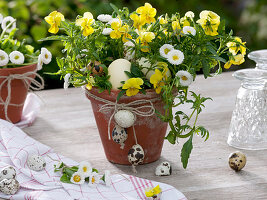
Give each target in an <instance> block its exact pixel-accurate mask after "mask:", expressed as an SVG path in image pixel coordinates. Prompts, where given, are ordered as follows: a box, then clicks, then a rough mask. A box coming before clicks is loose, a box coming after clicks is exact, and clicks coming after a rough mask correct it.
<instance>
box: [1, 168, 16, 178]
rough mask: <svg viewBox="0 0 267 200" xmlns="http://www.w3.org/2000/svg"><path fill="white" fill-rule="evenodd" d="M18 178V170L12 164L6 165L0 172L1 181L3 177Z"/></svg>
mask: <svg viewBox="0 0 267 200" xmlns="http://www.w3.org/2000/svg"><path fill="white" fill-rule="evenodd" d="M14 178H16V170H15V169H14V167H12V166H8V167H5V168H4V169H2V171H1V173H0V181H2V180H3V179H14Z"/></svg>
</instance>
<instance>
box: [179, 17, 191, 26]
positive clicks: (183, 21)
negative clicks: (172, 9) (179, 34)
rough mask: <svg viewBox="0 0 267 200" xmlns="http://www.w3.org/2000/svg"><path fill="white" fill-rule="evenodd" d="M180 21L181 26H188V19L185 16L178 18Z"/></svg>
mask: <svg viewBox="0 0 267 200" xmlns="http://www.w3.org/2000/svg"><path fill="white" fill-rule="evenodd" d="M180 23H181V24H182V25H183V27H184V26H190V22H189V20H188V19H187V17H182V18H181V19H180Z"/></svg>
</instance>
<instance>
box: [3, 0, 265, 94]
mask: <svg viewBox="0 0 267 200" xmlns="http://www.w3.org/2000/svg"><path fill="white" fill-rule="evenodd" d="M145 2H149V3H151V4H152V6H153V7H155V8H156V9H157V11H158V14H159V15H160V14H164V13H168V14H172V13H175V12H179V13H180V14H181V15H184V13H185V12H186V11H188V10H191V11H193V12H194V13H195V15H197V16H196V18H198V14H199V13H200V12H201V11H202V10H212V11H214V12H216V13H217V14H218V15H220V16H221V19H226V24H227V27H228V28H229V27H231V29H232V30H233V31H234V35H238V36H241V37H242V40H243V41H246V42H247V47H248V48H249V50H250V51H253V50H257V49H264V48H265V49H267V0H217V1H215V0H201V1H199V0H168V1H166V0H150V1H149V0H147V1H143V0H139V1H136V0H88V1H86V0H9V1H7V0H0V13H1V14H3V15H4V16H8V15H11V16H13V17H14V18H16V19H17V21H18V22H17V26H18V28H19V31H18V32H17V37H18V39H23V38H26V39H27V41H28V43H29V44H31V45H33V46H34V47H35V48H37V49H40V48H41V47H43V46H44V47H46V48H48V49H49V50H50V51H51V52H52V54H53V56H54V58H53V61H52V62H51V63H50V64H49V65H45V66H44V67H43V70H42V71H41V72H40V73H41V74H42V75H43V77H44V78H45V82H46V88H47V89H50V88H59V87H62V86H63V81H62V80H59V78H60V77H59V76H51V75H47V74H44V72H56V71H57V70H58V67H57V64H56V62H55V57H56V56H61V49H62V45H61V43H59V42H51V41H49V42H42V43H41V42H38V40H39V39H41V38H44V37H46V36H48V35H50V34H49V33H48V32H47V30H48V28H49V26H48V25H47V24H46V22H45V21H44V17H45V16H47V15H48V14H49V13H50V12H52V11H54V10H57V11H60V12H61V13H62V14H64V16H65V18H66V19H72V20H73V19H75V18H76V16H77V15H82V14H83V13H84V12H86V11H89V12H91V13H93V15H94V16H95V18H96V17H97V16H98V15H99V14H102V13H104V14H108V13H111V12H112V8H111V7H110V6H109V3H113V4H115V5H116V6H117V7H119V8H122V7H125V6H126V7H128V8H129V9H130V11H134V10H135V9H136V8H137V7H139V6H141V5H144V3H145ZM228 30H229V29H228ZM247 67H255V64H254V63H253V62H252V61H249V60H248V59H246V62H245V63H244V64H242V65H241V66H239V67H237V66H234V67H232V69H231V70H236V69H240V68H247Z"/></svg>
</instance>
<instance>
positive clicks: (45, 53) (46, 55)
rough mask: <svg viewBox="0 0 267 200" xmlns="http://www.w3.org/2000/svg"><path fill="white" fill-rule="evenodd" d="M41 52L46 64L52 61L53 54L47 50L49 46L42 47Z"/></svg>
mask: <svg viewBox="0 0 267 200" xmlns="http://www.w3.org/2000/svg"><path fill="white" fill-rule="evenodd" d="M41 54H42V55H43V58H44V59H43V62H44V64H48V63H50V62H51V59H52V54H51V52H50V51H48V50H47V48H44V47H43V48H41Z"/></svg>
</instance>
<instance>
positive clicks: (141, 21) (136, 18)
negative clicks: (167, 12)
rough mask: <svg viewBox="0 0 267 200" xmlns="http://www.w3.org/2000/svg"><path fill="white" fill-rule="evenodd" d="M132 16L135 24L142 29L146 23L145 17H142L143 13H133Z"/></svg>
mask: <svg viewBox="0 0 267 200" xmlns="http://www.w3.org/2000/svg"><path fill="white" fill-rule="evenodd" d="M130 18H131V19H132V20H133V21H134V24H133V26H134V27H135V28H137V29H138V30H141V28H142V26H144V25H145V23H146V22H145V20H144V18H143V17H141V15H137V14H131V15H130Z"/></svg>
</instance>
